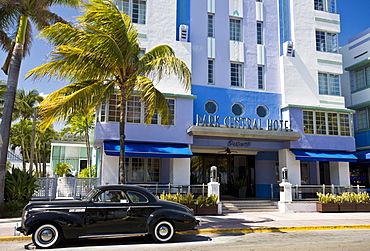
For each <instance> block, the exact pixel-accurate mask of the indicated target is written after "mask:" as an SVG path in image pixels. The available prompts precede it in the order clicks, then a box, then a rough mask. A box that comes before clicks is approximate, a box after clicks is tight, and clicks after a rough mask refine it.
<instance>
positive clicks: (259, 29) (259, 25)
mask: <svg viewBox="0 0 370 251" xmlns="http://www.w3.org/2000/svg"><path fill="white" fill-rule="evenodd" d="M262 26H263V25H262V23H261V22H257V44H263V32H262V28H263V27H262Z"/></svg>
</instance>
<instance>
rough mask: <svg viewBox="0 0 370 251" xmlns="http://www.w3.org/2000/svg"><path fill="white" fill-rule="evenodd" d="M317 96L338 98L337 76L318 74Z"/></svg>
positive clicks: (338, 84)
mask: <svg viewBox="0 0 370 251" xmlns="http://www.w3.org/2000/svg"><path fill="white" fill-rule="evenodd" d="M319 94H320V95H335V96H340V82H339V75H337V74H330V73H323V72H319Z"/></svg>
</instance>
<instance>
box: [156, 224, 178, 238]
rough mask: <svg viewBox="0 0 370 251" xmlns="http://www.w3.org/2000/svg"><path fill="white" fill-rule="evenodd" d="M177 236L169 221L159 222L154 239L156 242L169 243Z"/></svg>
mask: <svg viewBox="0 0 370 251" xmlns="http://www.w3.org/2000/svg"><path fill="white" fill-rule="evenodd" d="M174 234H175V229H174V227H173V225H172V224H171V223H170V222H168V221H165V220H163V221H159V222H158V223H157V224H156V225H155V227H154V231H153V239H154V240H155V241H156V242H167V241H170V240H171V239H172V237H173V235H174Z"/></svg>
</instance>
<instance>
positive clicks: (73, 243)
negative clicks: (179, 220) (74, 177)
mask: <svg viewBox="0 0 370 251" xmlns="http://www.w3.org/2000/svg"><path fill="white" fill-rule="evenodd" d="M200 241H212V239H211V238H209V237H206V236H198V235H175V236H174V237H173V239H172V240H171V241H170V242H169V243H181V242H184V243H186V242H200ZM154 243H155V242H154V241H153V239H152V238H151V237H150V236H134V237H133V236H130V237H120V238H104V239H103V238H102V239H99V238H96V239H95V238H91V239H73V240H63V241H61V242H60V243H59V244H58V246H57V247H56V248H66V249H70V248H76V247H89V246H90V247H93V246H101V247H102V248H104V246H115V245H122V246H124V245H145V244H154ZM24 247H25V249H29V250H30V249H35V248H36V247H35V246H34V245H33V244H32V243H29V244H27V245H25V246H24Z"/></svg>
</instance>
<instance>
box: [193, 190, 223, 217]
mask: <svg viewBox="0 0 370 251" xmlns="http://www.w3.org/2000/svg"><path fill="white" fill-rule="evenodd" d="M217 201H218V196H217V195H214V194H211V195H209V196H202V195H200V196H198V197H197V198H196V200H195V204H196V205H197V215H216V214H217V213H218V205H217Z"/></svg>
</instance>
